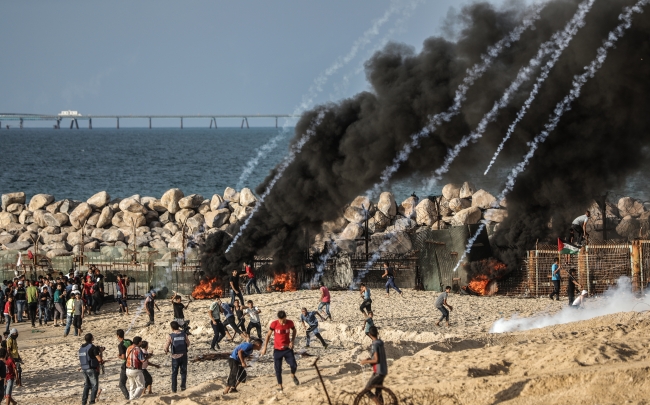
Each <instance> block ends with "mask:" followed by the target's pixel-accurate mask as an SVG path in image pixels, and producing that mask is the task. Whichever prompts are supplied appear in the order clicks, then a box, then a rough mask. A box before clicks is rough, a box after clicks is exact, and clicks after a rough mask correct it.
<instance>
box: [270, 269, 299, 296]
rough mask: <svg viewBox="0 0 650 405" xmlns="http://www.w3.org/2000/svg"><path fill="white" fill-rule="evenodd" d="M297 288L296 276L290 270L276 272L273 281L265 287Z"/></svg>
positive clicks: (281, 289) (287, 289)
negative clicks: (280, 272)
mask: <svg viewBox="0 0 650 405" xmlns="http://www.w3.org/2000/svg"><path fill="white" fill-rule="evenodd" d="M297 289H298V278H297V277H296V273H295V272H293V271H290V272H288V273H282V274H276V275H275V277H273V282H272V283H271V285H270V286H269V287H268V288H267V290H268V291H281V292H284V291H296V290H297Z"/></svg>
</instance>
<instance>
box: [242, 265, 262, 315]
mask: <svg viewBox="0 0 650 405" xmlns="http://www.w3.org/2000/svg"><path fill="white" fill-rule="evenodd" d="M244 270H245V271H246V276H247V277H248V282H247V283H246V294H248V295H251V285H252V286H253V287H255V290H257V293H258V294H261V292H260V289H259V288H258V287H257V278H256V277H255V273H253V269H252V268H251V266H249V265H248V263H244ZM243 304H244V303H243V302H242V305H243Z"/></svg>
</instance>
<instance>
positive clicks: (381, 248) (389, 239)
mask: <svg viewBox="0 0 650 405" xmlns="http://www.w3.org/2000/svg"><path fill="white" fill-rule="evenodd" d="M394 237H395V233H393V232H389V233H387V234H384V238H385V240H384V241H383V242H382V243H381V245H379V248H378V249H377V250H376V251H375V253H373V254H372V256H371V257H370V260H368V262H367V263H366V265H365V266H364V268H363V270H361V271H360V272H359V274H357V276H356V277H355V278H354V280H353V281H352V284H350V290H354V289H356V288H357V285H359V283H360V282H361V279H362V278H364V277H365V275H366V274H368V272H369V271H370V269H372V266H374V265H375V263H376V262H377V260H379V259H380V258H381V254H382V253H383V252H384V251H385V250H386V248H387V247H388V245H390V244H391V242H392V241H393V238H394Z"/></svg>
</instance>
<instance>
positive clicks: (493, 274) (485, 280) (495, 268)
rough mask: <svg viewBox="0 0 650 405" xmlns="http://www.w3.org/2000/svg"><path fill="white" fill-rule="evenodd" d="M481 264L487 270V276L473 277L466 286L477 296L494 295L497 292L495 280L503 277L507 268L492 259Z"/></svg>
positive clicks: (497, 287)
mask: <svg viewBox="0 0 650 405" xmlns="http://www.w3.org/2000/svg"><path fill="white" fill-rule="evenodd" d="M481 262H482V263H481V264H482V266H483V267H484V268H487V271H488V274H479V275H477V276H475V277H474V278H473V279H472V280H471V281H470V282H469V283H468V284H467V286H468V287H469V288H470V289H471V290H472V291H474V292H475V293H477V294H479V295H494V294H496V293H497V292H498V291H499V286H498V284H497V281H496V280H498V279H500V278H501V277H502V276H503V273H504V272H505V271H506V270H507V266H506V265H505V264H504V263H501V262H500V261H498V260H496V259H494V258H490V259H486V260H482V261H481Z"/></svg>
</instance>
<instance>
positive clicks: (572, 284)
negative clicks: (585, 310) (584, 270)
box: [566, 269, 582, 306]
mask: <svg viewBox="0 0 650 405" xmlns="http://www.w3.org/2000/svg"><path fill="white" fill-rule="evenodd" d="M575 273H576V269H569V283H568V284H567V286H566V293H567V295H568V296H569V306H573V301H574V300H575V295H576V287H578V289H579V290H582V285H580V283H578V281H577V280H576V278H575Z"/></svg>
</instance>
